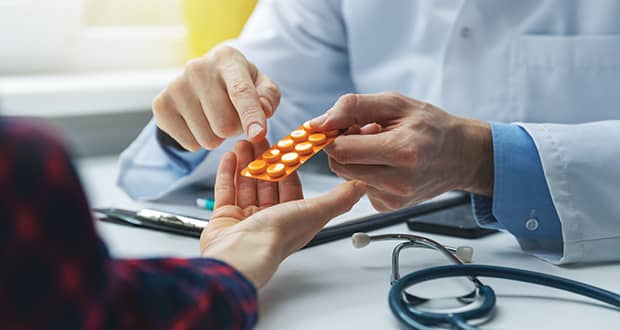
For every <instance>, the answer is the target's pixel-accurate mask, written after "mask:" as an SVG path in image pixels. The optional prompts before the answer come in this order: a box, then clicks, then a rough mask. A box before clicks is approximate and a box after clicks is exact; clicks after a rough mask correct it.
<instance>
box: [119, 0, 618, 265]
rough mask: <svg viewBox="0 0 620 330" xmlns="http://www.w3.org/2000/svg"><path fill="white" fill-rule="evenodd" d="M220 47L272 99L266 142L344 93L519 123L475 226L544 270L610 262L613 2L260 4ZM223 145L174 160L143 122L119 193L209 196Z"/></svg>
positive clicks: (498, 141) (614, 177) (496, 133)
mask: <svg viewBox="0 0 620 330" xmlns="http://www.w3.org/2000/svg"><path fill="white" fill-rule="evenodd" d="M229 44H230V45H232V46H233V47H236V48H238V49H239V50H240V51H241V52H242V53H243V54H245V56H246V57H247V58H248V59H249V60H250V61H252V62H253V63H254V64H256V66H257V67H258V68H259V69H260V70H261V71H262V72H264V73H265V74H267V75H268V76H270V77H271V78H272V79H273V80H274V81H275V82H276V83H277V84H278V85H279V86H280V88H281V91H282V101H281V105H280V107H279V109H278V110H277V111H276V113H275V115H274V117H272V119H271V120H270V121H269V129H268V137H269V140H270V141H275V140H276V139H278V138H279V137H281V136H284V135H285V134H286V133H288V132H289V131H290V130H291V128H293V127H297V126H298V125H299V124H300V123H303V122H304V121H305V120H308V119H311V118H314V117H316V116H318V115H320V114H322V113H323V112H325V110H327V109H328V108H330V107H331V106H332V105H333V104H334V102H335V101H336V100H337V99H338V97H339V96H341V95H343V94H345V93H348V92H354V93H377V92H385V91H395V92H400V93H402V94H404V95H407V96H410V97H414V98H417V99H420V100H424V101H426V102H430V103H433V104H435V105H436V106H438V107H440V108H442V109H444V110H446V111H448V112H450V113H453V114H455V115H459V116H464V117H470V118H477V119H481V120H487V121H491V122H497V123H517V124H514V125H513V126H507V127H506V128H505V129H504V128H502V127H503V126H502V125H501V124H494V125H493V137H494V147H495V148H496V150H497V154H496V155H495V166H496V178H495V179H496V186H495V195H494V196H493V199H492V201H490V200H486V201H483V200H482V199H475V203H476V206H477V209H479V210H484V209H486V210H487V212H486V213H487V216H483V214H482V213H483V212H480V213H479V214H478V215H479V220H480V221H481V223H484V224H485V225H492V226H501V227H502V228H505V229H506V230H508V231H510V232H511V233H513V234H514V235H515V236H516V237H517V239H518V240H519V243H520V244H521V246H522V247H523V248H524V249H526V250H528V251H531V252H532V253H534V254H536V255H538V256H540V257H543V258H545V259H546V260H548V261H550V262H554V263H568V262H580V261H608V260H617V259H618V258H620V255H618V254H617V253H616V252H615V251H617V250H618V249H620V219H619V218H618V214H620V203H617V195H618V193H619V191H620V166H618V164H620V110H619V109H620V93H618V90H620V74H618V72H620V1H617V0H598V1H592V0H565V1H557V0H520V1H513V0H497V1H479V0H432V1H430V0H429V1H412V0H390V1H385V0H365V1H359V0H296V1H290V0H270V1H260V2H259V5H258V7H257V9H256V11H255V13H254V14H253V15H252V17H251V18H250V20H249V21H248V23H247V24H246V28H245V30H244V32H243V33H242V35H241V36H240V38H238V39H236V40H233V41H230V42H229ZM517 128H518V129H517ZM526 137H528V138H529V140H527V139H526ZM232 143H234V141H229V142H225V144H224V145H223V146H222V147H220V148H217V149H215V150H213V151H210V152H209V153H207V152H204V151H203V152H200V153H197V154H193V155H177V154H175V153H171V152H166V151H164V150H162V149H161V148H160V147H159V146H158V145H157V141H156V140H155V134H154V125H153V124H152V123H151V124H149V125H148V127H146V128H145V130H144V131H143V132H142V133H141V134H140V136H139V137H138V138H137V139H136V141H134V143H132V145H131V146H130V147H129V148H128V149H127V150H126V151H125V152H124V153H123V155H122V156H121V160H120V171H119V179H118V182H119V185H120V186H121V187H122V188H123V189H125V191H127V192H128V193H129V194H130V195H131V196H132V197H134V198H139V199H153V198H157V197H159V196H162V195H165V194H167V193H170V192H172V191H174V190H175V189H178V188H182V187H185V186H188V185H196V184H202V185H212V184H213V182H214V177H215V171H216V169H217V165H218V160H219V158H220V156H221V154H222V153H223V152H225V151H226V150H230V149H231V148H232ZM525 150H529V152H526V151H525ZM177 156H179V157H177ZM541 168H542V170H541ZM541 171H542V172H541ZM506 173H514V175H509V174H508V175H507V174H506ZM541 173H542V174H541ZM541 175H542V176H541ZM543 191H544V193H543ZM550 205H551V206H550ZM491 216H492V217H491ZM533 218H535V219H536V222H535V221H530V220H531V219H533ZM557 219H559V223H560V225H557V221H556V220H557ZM536 223H537V224H536ZM554 223H555V224H556V225H557V226H553V224H554ZM528 228H529V229H528ZM559 233H561V237H562V241H561V243H560V244H559V246H558V244H556V243H557V241H558V237H559V235H560V234H559Z"/></svg>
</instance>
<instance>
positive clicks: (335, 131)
mask: <svg viewBox="0 0 620 330" xmlns="http://www.w3.org/2000/svg"><path fill="white" fill-rule="evenodd" d="M338 134H340V130H338V129H333V130H331V131H327V132H325V135H327V136H329V137H334V136H336V135H338Z"/></svg>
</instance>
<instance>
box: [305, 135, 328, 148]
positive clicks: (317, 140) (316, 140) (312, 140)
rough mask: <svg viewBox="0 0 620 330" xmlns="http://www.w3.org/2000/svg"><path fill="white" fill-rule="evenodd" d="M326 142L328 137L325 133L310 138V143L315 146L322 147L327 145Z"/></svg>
mask: <svg viewBox="0 0 620 330" xmlns="http://www.w3.org/2000/svg"><path fill="white" fill-rule="evenodd" d="M325 140H327V136H326V135H325V134H323V133H316V134H312V135H310V137H308V141H310V143H312V144H313V145H315V146H320V145H321V144H323V143H325Z"/></svg>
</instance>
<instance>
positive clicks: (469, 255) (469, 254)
mask: <svg viewBox="0 0 620 330" xmlns="http://www.w3.org/2000/svg"><path fill="white" fill-rule="evenodd" d="M454 254H455V255H456V257H457V258H459V259H461V261H462V262H464V263H466V264H468V263H470V262H472V260H473V259H474V248H473V247H471V246H459V247H457V248H456V251H455V253H454Z"/></svg>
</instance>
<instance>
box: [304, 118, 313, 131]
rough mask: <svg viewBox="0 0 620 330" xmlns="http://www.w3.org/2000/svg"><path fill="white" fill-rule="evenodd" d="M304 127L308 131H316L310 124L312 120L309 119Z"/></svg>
mask: <svg viewBox="0 0 620 330" xmlns="http://www.w3.org/2000/svg"><path fill="white" fill-rule="evenodd" d="M304 129H305V130H306V131H307V132H314V128H312V126H310V121H309V120H308V121H307V122H305V123H304Z"/></svg>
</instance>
